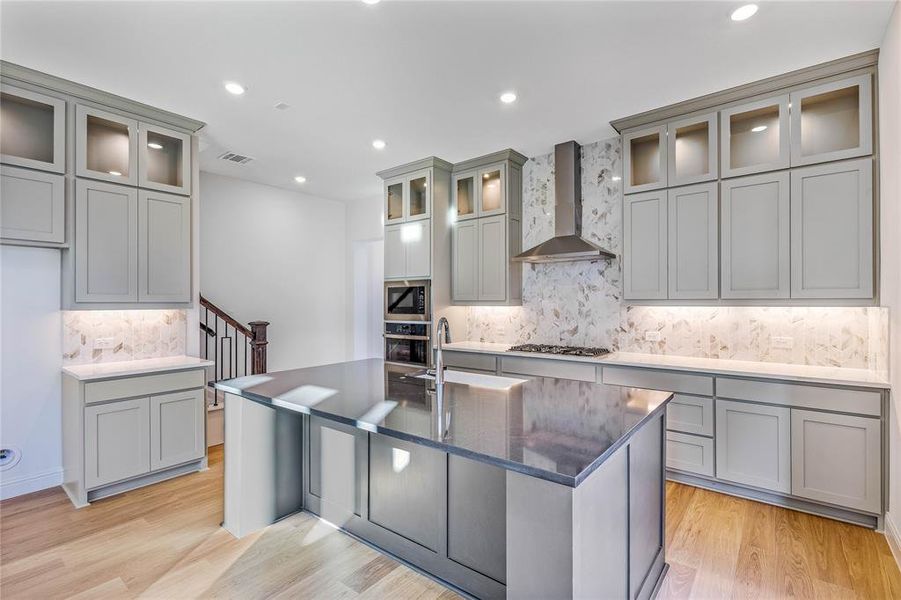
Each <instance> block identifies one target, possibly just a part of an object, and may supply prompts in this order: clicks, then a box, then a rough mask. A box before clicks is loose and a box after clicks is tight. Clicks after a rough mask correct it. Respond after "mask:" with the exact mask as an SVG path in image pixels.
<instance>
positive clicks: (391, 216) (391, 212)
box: [385, 177, 407, 225]
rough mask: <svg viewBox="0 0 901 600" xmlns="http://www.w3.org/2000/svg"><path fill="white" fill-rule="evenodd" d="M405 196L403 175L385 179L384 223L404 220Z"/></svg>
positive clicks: (388, 223) (391, 223) (390, 223)
mask: <svg viewBox="0 0 901 600" xmlns="http://www.w3.org/2000/svg"><path fill="white" fill-rule="evenodd" d="M406 197H407V193H406V179H405V178H404V177H395V178H393V179H387V180H385V225H393V224H395V223H403V222H404V212H405V206H406Z"/></svg>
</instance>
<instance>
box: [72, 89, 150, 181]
mask: <svg viewBox="0 0 901 600" xmlns="http://www.w3.org/2000/svg"><path fill="white" fill-rule="evenodd" d="M75 174H76V175H78V176H79V177H90V178H92V179H102V180H104V181H112V182H114V183H121V184H125V185H137V183H138V122H137V121H136V120H134V119H129V118H126V117H122V116H120V115H116V114H113V113H109V112H106V111H102V110H99V109H96V108H92V107H89V106H84V105H81V104H79V105H78V106H77V109H76V123H75Z"/></svg>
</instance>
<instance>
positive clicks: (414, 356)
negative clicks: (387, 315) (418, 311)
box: [385, 321, 432, 368]
mask: <svg viewBox="0 0 901 600" xmlns="http://www.w3.org/2000/svg"><path fill="white" fill-rule="evenodd" d="M429 339H430V336H429V324H428V323H399V322H391V321H388V322H386V323H385V362H388V363H393V364H398V365H408V366H414V367H422V368H427V367H428V366H429V365H430V364H431V357H432V353H431V344H430V343H429Z"/></svg>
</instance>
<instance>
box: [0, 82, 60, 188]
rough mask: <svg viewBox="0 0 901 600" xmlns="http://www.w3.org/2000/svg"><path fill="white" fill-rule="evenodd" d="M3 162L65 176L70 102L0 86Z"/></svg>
mask: <svg viewBox="0 0 901 600" xmlns="http://www.w3.org/2000/svg"><path fill="white" fill-rule="evenodd" d="M0 161H2V162H3V163H4V164H7V165H14V166H17V167H28V168H31V169H40V170H42V171H52V172H54V173H63V172H65V170H66V102H65V101H64V100H60V99H59V98H53V97H50V96H46V95H44V94H38V93H36V92H32V91H31V90H25V89H22V88H18V87H14V86H11V85H3V86H0Z"/></svg>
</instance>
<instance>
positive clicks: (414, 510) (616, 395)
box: [216, 359, 671, 598]
mask: <svg viewBox="0 0 901 600" xmlns="http://www.w3.org/2000/svg"><path fill="white" fill-rule="evenodd" d="M216 387H218V388H219V389H220V390H223V391H225V392H226V393H227V397H226V409H225V410H226V432H225V520H224V524H223V526H224V527H225V528H226V529H227V530H229V531H230V532H231V533H232V534H234V535H236V536H238V537H241V536H243V535H246V534H248V533H251V532H253V531H256V530H258V529H260V528H262V527H264V526H266V525H268V524H270V523H272V522H274V521H276V520H277V519H279V518H282V517H284V516H287V515H289V514H292V513H293V512H296V511H298V510H308V511H310V512H312V513H315V514H317V515H319V516H321V517H322V518H323V519H325V520H327V521H329V522H331V523H333V524H335V525H337V526H339V527H341V528H342V529H344V530H346V531H348V532H349V533H351V534H353V535H355V536H357V537H359V538H361V539H363V540H365V541H367V542H369V543H371V544H373V545H375V546H377V547H378V548H380V549H382V550H384V551H386V552H388V553H390V554H392V555H394V556H397V557H399V558H401V559H403V560H405V561H406V562H408V563H410V564H412V565H414V566H415V567H417V568H419V569H421V570H423V571H425V572H427V573H430V574H432V575H433V576H435V577H437V578H439V579H441V580H443V581H445V582H447V583H449V584H450V585H452V586H455V587H457V588H459V589H461V590H463V591H465V592H467V593H469V594H472V595H474V596H476V597H485V598H503V597H510V598H567V597H603V598H627V597H628V598H648V597H652V596H653V595H654V594H655V593H656V590H657V588H658V586H659V584H660V581H661V580H662V578H663V575H664V573H665V570H666V566H665V563H664V527H663V526H664V520H663V515H664V464H665V460H664V424H663V416H664V407H665V404H666V403H667V402H668V401H669V399H670V397H671V395H670V394H669V393H665V392H657V391H650V390H643V389H637V388H628V387H620V386H612V385H604V384H598V383H592V382H585V381H575V380H568V379H556V378H548V377H529V378H510V377H497V376H491V375H480V374H470V373H459V372H454V371H448V372H447V377H446V381H445V383H444V384H443V385H441V386H436V385H435V382H434V381H433V380H431V379H428V378H424V377H422V376H417V372H416V371H415V370H414V369H410V368H404V367H397V366H392V365H387V364H385V363H384V361H382V360H379V359H370V360H362V361H354V362H346V363H338V364H333V365H326V366H321V367H312V368H306V369H295V370H290V371H282V372H277V373H267V374H265V375H254V376H248V377H243V378H238V379H233V380H229V381H224V382H219V383H218V384H216Z"/></svg>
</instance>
